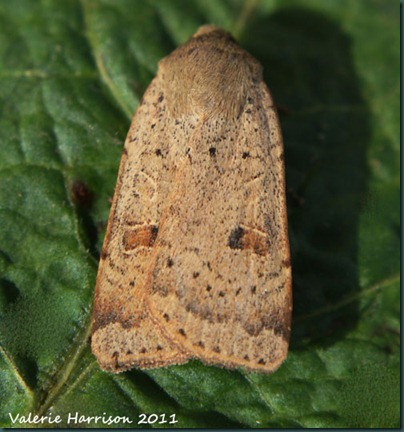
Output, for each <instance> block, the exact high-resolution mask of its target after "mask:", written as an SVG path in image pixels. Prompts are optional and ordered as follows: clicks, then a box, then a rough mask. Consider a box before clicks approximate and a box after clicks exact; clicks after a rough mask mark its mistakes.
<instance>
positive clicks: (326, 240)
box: [0, 0, 400, 427]
mask: <svg viewBox="0 0 404 432" xmlns="http://www.w3.org/2000/svg"><path fill="white" fill-rule="evenodd" d="M204 23H214V24H216V25H219V26H222V27H225V28H226V29H228V30H230V31H232V32H233V33H234V34H235V35H236V37H237V38H238V40H239V42H240V44H241V45H242V46H243V47H244V48H245V49H247V50H248V51H249V52H251V53H252V54H253V55H254V56H255V57H257V58H258V59H259V60H260V62H261V63H262V64H263V65H264V68H265V80H266V82H267V83H268V85H269V87H270V89H271V91H272V93H273V96H274V98H275V101H276V103H277V105H278V106H279V109H280V120H281V124H282V129H283V133H284V141H285V152H286V177H287V187H288V217H289V229H290V241H291V251H292V258H293V259H292V263H293V280H294V284H293V290H294V316H293V328H292V340H291V346H290V353H289V356H288V358H287V360H286V362H285V363H284V364H283V365H282V367H281V368H280V369H279V370H278V371H277V372H275V373H274V374H272V375H262V374H254V373H249V374H247V373H243V372H238V371H228V370H224V369H221V368H215V367H206V366H204V365H202V364H201V363H199V362H197V361H192V362H190V363H188V364H186V365H183V366H174V367H169V368H165V369H158V370H153V371H148V372H140V371H137V370H132V371H130V372H127V373H123V374H120V375H116V376H115V375H110V374H107V373H105V372H102V371H101V370H100V369H99V367H98V365H97V363H96V361H95V359H94V357H93V356H92V354H91V352H90V348H89V335H90V312H91V306H92V297H93V290H94V282H95V277H96V272H97V264H98V258H99V252H100V249H101V245H102V241H103V236H104V233H105V224H106V221H107V219H108V212H109V207H110V203H109V198H110V197H111V196H112V194H113V191H114V186H115V179H116V175H117V170H118V164H119V159H120V153H121V150H122V145H123V142H124V140H125V134H126V132H127V130H128V127H129V123H130V120H131V116H132V114H133V112H134V110H135V108H136V105H137V103H138V101H139V99H140V98H141V96H142V94H143V92H144V90H145V89H146V87H147V85H148V83H149V82H150V80H151V78H152V77H153V75H154V74H155V73H156V70H157V62H158V60H159V59H161V58H162V57H163V56H165V55H167V54H168V53H169V52H170V51H171V50H172V49H174V48H175V47H176V46H177V45H178V44H180V43H183V42H185V41H186V40H187V38H188V37H189V36H190V35H191V34H192V33H193V32H194V31H195V30H196V29H197V27H198V26H199V25H201V24H204ZM0 76H1V80H0V107H1V111H0V113H1V114H0V155H1V157H0V182H1V183H0V334H1V339H0V425H2V426H7V425H11V422H10V418H9V414H8V413H12V414H13V415H15V414H17V413H21V414H25V415H26V414H28V413H29V412H32V413H39V414H46V413H49V412H52V413H53V414H54V415H56V414H59V415H61V416H62V417H63V418H64V419H65V418H66V415H67V413H69V412H72V413H75V412H76V411H78V412H80V414H83V415H100V414H102V413H103V412H105V413H107V415H112V416H125V415H126V416H129V417H131V418H132V419H134V420H137V416H138V414H139V413H142V412H143V413H166V414H167V415H169V414H172V413H176V414H177V419H178V420H179V423H178V424H177V425H176V426H179V427H338V426H350V427H360V426H361V427H393V426H398V425H399V421H400V415H399V230H400V225H399V2H398V1H392V0H391V1H376V0H366V1H362V0H356V1H351V0H340V1H324V0H307V1H303V0H300V1H299V0H295V1H294V0H278V1H276V0H273V1H272V0H261V1H258V0H257V1H241V0H148V1H130V0H115V1H113V0H108V1H107V0H99V1H97V0H81V1H79V0H70V1H56V0H53V1H52V0H43V1H40V0H38V1H30V0H18V1H9V0H2V1H0ZM76 426H78V425H76ZM84 426H85V425H84ZM92 426H96V425H94V424H92ZM120 426H124V425H123V424H121V425H120ZM163 426H167V425H163Z"/></svg>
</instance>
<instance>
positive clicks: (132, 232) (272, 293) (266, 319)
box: [92, 26, 292, 372]
mask: <svg viewBox="0 0 404 432" xmlns="http://www.w3.org/2000/svg"><path fill="white" fill-rule="evenodd" d="M291 304H292V293H291V264H290V255H289V243H288V234H287V220H286V203H285V180H284V165H283V144H282V137H281V131H280V127H279V122H278V118H277V113H276V109H275V106H274V103H273V101H272V98H271V95H270V93H269V91H268V89H267V86H266V85H265V83H264V82H263V79H262V67H261V65H260V64H259V63H258V62H257V60H255V59H254V58H253V57H252V56H251V55H250V54H248V53H247V52H245V51H244V50H242V49H241V48H240V47H239V45H238V44H237V43H236V42H235V40H234V39H233V38H232V37H231V36H230V35H229V34H228V33H226V32H225V31H223V30H221V29H219V28H217V27H214V26H203V27H201V28H200V29H199V30H198V32H197V33H196V34H195V35H194V36H193V37H192V38H191V39H190V40H189V41H188V42H187V43H186V44H185V45H183V46H181V47H179V48H178V49H176V50H175V51H174V52H173V53H172V54H170V55H169V56H168V57H165V58H164V59H163V60H161V61H160V62H159V70H158V74H157V76H156V77H155V78H154V80H153V81H152V82H151V84H150V86H149V88H148V89H147V91H146V93H145V95H144V97H143V99H142V101H141V103H140V104H139V107H138V109H137V111H136V114H135V116H134V117H133V121H132V124H131V127H130V129H129V133H128V136H127V139H126V143H125V148H124V150H123V154H122V160H121V165H120V169H119V175H118V181H117V186H116V190H115V195H114V200H113V203H112V208H111V214H110V217H109V221H108V228H107V233H106V237H105V241H104V247H103V250H102V254H101V262H100V266H99V271H98V278H97V286H96V290H95V301H94V312H93V329H92V350H93V353H94V354H95V356H96V357H97V359H98V362H99V364H100V366H101V368H102V369H105V370H108V371H111V372H121V371H124V370H126V369H130V368H132V367H138V368H144V369H145V368H156V367H160V366H167V365H170V364H181V363H185V362H187V361H188V360H189V359H191V358H197V359H200V360H201V361H202V362H203V363H206V364H214V365H220V366H224V367H227V368H244V369H246V370H249V371H262V372H272V371H274V370H275V369H276V368H278V367H279V366H280V364H281V363H282V361H283V360H284V359H285V357H286V354H287V350H288V343H289V335H290V322H291V309H292V307H291Z"/></svg>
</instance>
